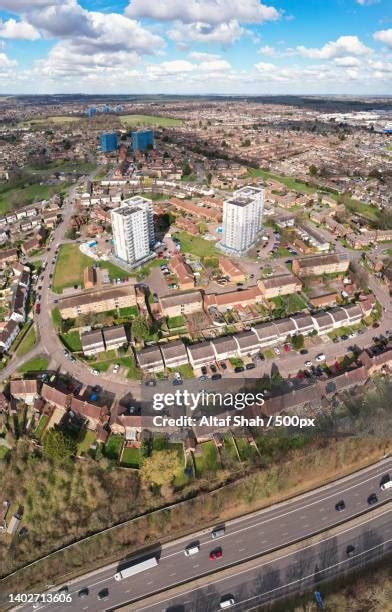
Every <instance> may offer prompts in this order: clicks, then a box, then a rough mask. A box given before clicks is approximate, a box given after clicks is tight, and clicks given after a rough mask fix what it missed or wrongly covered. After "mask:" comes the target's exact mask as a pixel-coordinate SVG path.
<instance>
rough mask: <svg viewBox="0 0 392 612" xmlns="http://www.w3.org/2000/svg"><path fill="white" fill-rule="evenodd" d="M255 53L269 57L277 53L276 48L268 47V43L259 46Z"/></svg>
mask: <svg viewBox="0 0 392 612" xmlns="http://www.w3.org/2000/svg"><path fill="white" fill-rule="evenodd" d="M257 53H260V54H261V55H268V56H269V57H274V56H275V55H276V54H277V53H276V49H274V47H270V46H269V45H265V46H264V47H260V49H259V50H258V51H257Z"/></svg>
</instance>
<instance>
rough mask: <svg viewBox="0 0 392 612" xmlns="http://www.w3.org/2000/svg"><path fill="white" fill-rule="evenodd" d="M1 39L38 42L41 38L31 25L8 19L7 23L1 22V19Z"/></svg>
mask: <svg viewBox="0 0 392 612" xmlns="http://www.w3.org/2000/svg"><path fill="white" fill-rule="evenodd" d="M0 38H14V39H19V40H38V38H41V36H40V33H39V32H38V30H36V29H35V28H34V27H33V26H32V25H31V24H30V23H26V22H25V21H16V20H15V19H8V20H7V21H1V19H0Z"/></svg>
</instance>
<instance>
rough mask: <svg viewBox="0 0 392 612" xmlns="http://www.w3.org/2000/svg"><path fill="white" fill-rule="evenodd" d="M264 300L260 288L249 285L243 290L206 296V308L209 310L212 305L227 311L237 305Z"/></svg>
mask: <svg viewBox="0 0 392 612" xmlns="http://www.w3.org/2000/svg"><path fill="white" fill-rule="evenodd" d="M262 301H263V296H262V294H261V292H260V289H259V288H258V287H257V286H255V287H249V288H248V289H244V290H243V291H227V292H226V293H210V294H208V295H205V296H204V309H205V310H206V311H208V309H209V308H211V306H213V307H215V308H217V309H218V310H219V311H220V312H226V310H230V309H232V308H234V307H236V306H238V307H239V306H242V307H245V306H253V305H254V304H260V303H261V302H262Z"/></svg>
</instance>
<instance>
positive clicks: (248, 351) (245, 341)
mask: <svg viewBox="0 0 392 612" xmlns="http://www.w3.org/2000/svg"><path fill="white" fill-rule="evenodd" d="M233 338H234V340H235V341H236V343H237V346H238V352H239V354H240V355H241V356H244V355H253V354H254V353H257V352H258V351H259V350H260V341H259V339H258V337H257V334H255V333H254V332H253V331H244V332H240V333H239V334H235V336H233Z"/></svg>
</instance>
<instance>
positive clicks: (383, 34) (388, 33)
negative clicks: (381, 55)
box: [373, 28, 392, 48]
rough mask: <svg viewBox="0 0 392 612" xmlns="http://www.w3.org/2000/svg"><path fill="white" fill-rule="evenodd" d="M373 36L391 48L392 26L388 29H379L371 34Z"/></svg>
mask: <svg viewBox="0 0 392 612" xmlns="http://www.w3.org/2000/svg"><path fill="white" fill-rule="evenodd" d="M373 38H374V39H375V40H378V41H379V42H382V43H384V44H385V45H387V47H391V48H392V28H389V30H379V31H378V32H375V33H374V34H373Z"/></svg>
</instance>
